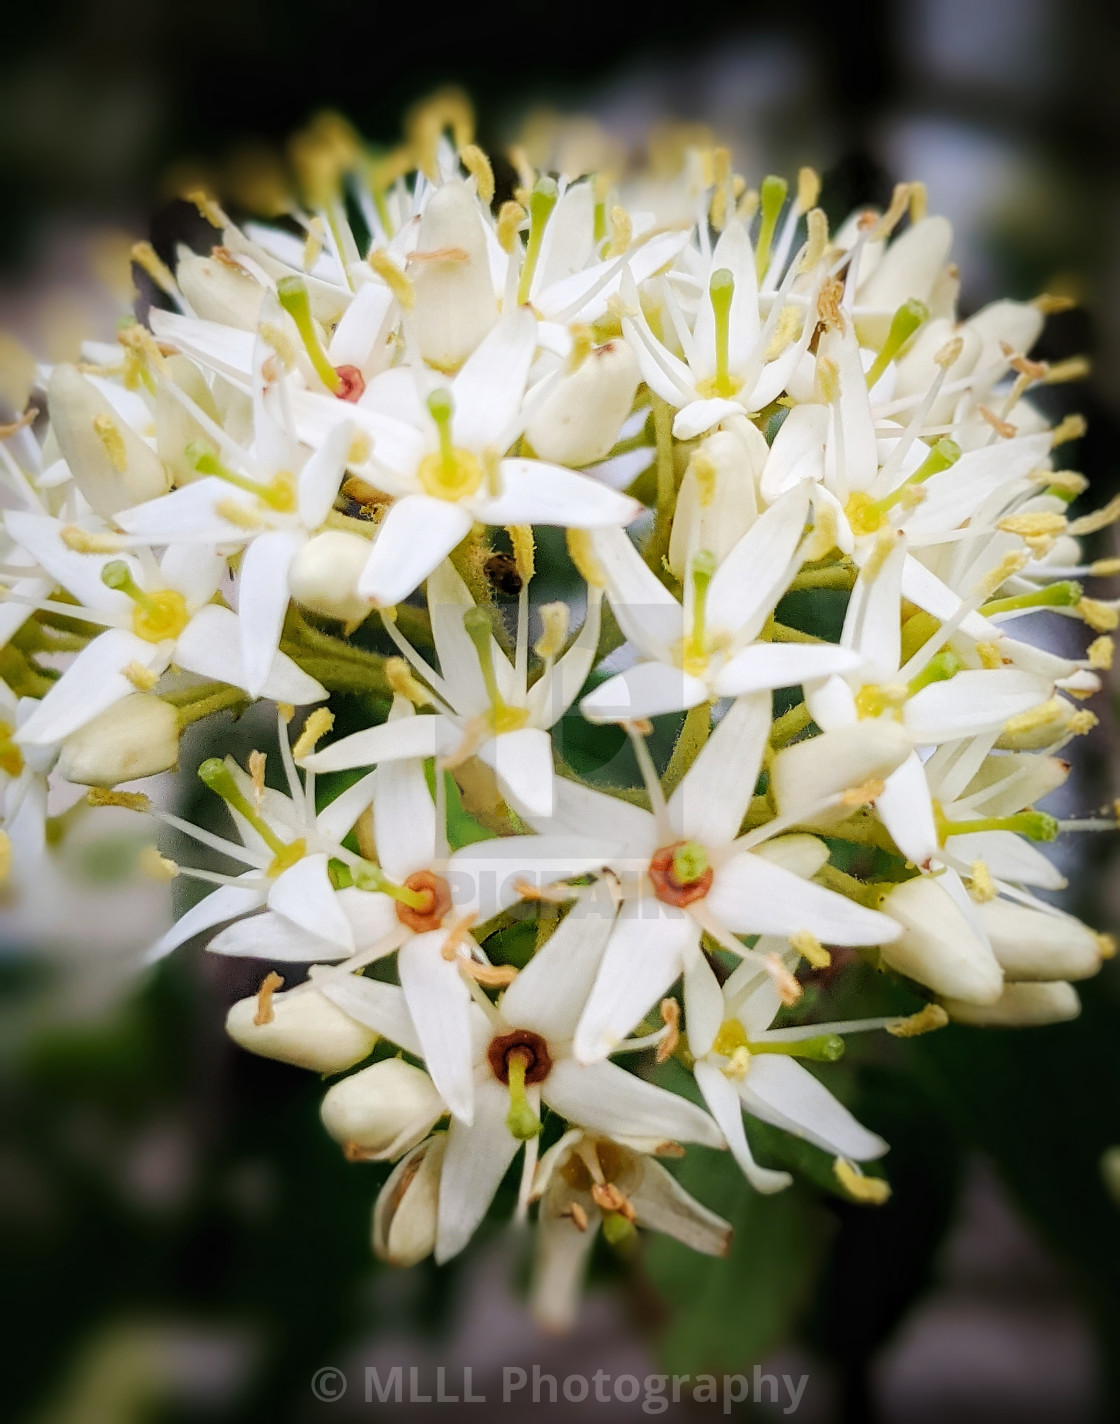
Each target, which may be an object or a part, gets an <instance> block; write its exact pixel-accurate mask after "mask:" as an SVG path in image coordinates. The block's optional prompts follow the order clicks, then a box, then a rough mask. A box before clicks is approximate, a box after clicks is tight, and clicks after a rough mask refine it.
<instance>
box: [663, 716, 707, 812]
mask: <svg viewBox="0 0 1120 1424" xmlns="http://www.w3.org/2000/svg"><path fill="white" fill-rule="evenodd" d="M711 727H712V708H711V703H709V702H701V704H700V705H699V707H690V708H689V710H688V713H687V714H686V716H685V719H684V725H683V726H682V727H681V734H680V736H679V737H678V738H677V744H676V746H675V747H674V748H673V755H672V756H671V757H670V758H669V765H668V766H667V767H666V768H665V775H664V776H663V777H662V778H661V784H662V786H663V787H664V789H665V795H666V796H671V795H672V793H673V791H674V790H675V789H676V787H677V785H678V784H679V783H680V781H681V780H682V778H683V777H684V775H685V773H686V772H687V771H688V769H689V767H690V766H691V765H692V763H693V762H694V761H695V760H696V758H697V757H698V756H699V755H700V752H701V749H702V748H703V746H704V743H705V742H706V741H707V740H708V733H709V732H710V731H711Z"/></svg>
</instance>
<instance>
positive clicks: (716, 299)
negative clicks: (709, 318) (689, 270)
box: [708, 267, 735, 396]
mask: <svg viewBox="0 0 1120 1424" xmlns="http://www.w3.org/2000/svg"><path fill="white" fill-rule="evenodd" d="M708 295H709V296H710V297H711V300H712V312H713V314H714V315H715V325H716V374H715V379H714V380H713V382H712V388H713V390H714V391H715V393H716V395H719V396H729V395H731V394H732V393H733V391H734V387H733V385H732V381H731V373H730V371H729V370H728V360H729V359H730V358H729V354H728V353H729V351H730V347H731V301H732V298H733V297H734V295H735V278H734V277H733V276H732V275H731V273H730V272H729V271H728V269H727V268H726V267H720V268H719V269H718V270H717V271H715V272H713V273H712V276H711V280H710V281H709V283H708Z"/></svg>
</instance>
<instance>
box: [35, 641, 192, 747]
mask: <svg viewBox="0 0 1120 1424" xmlns="http://www.w3.org/2000/svg"><path fill="white" fill-rule="evenodd" d="M166 646H167V645H159V644H156V643H148V642H145V640H144V639H143V638H138V637H136V635H135V634H134V633H126V632H125V631H124V629H123V628H107V629H106V630H105V632H104V633H101V634H99V635H98V637H96V638H94V640H93V641H92V642H91V643H87V644H86V646H85V647H84V648H83V649H82V651H81V652H80V653H79V654H78V656H77V657H76V658H75V659H74V661H73V662H72V663H71V664H70V666H69V667H68V668H67V669H66V671H65V672H64V673H63V675H62V676H61V678H59V680H58V681H57V682H56V683H55V684H54V686H53V687H52V688H51V690H50V691H49V692H48V693H47V695H46V696H45V697H44V698H43V700H42V702H40V703H39V705H38V707H36V709H35V711H34V712H32V714H31V716H30V717H28V719H27V721H26V722H24V724H23V725H22V727H21V728H20V730H19V736H18V740H19V741H20V742H23V743H25V744H28V745H39V746H43V745H46V744H48V743H50V742H58V741H61V740H62V738H63V737H66V736H69V734H70V733H71V732H74V731H76V730H77V729H78V728H79V727H83V726H85V724H86V723H87V722H90V721H92V720H93V718H94V717H96V716H97V714H98V713H99V712H104V711H105V710H106V708H108V707H112V706H113V705H114V703H117V702H120V701H121V700H122V699H123V698H125V697H128V696H129V694H130V693H133V692H135V691H136V688H135V687H134V686H133V684H132V683H131V682H129V680H128V678H127V677H125V675H124V672H123V671H122V669H124V668H126V667H127V666H128V665H129V663H137V664H138V665H139V666H140V667H142V668H147V669H150V670H151V671H152V672H156V673H160V672H162V671H163V670H164V668H165V667H166V666H167V663H168V657H167V652H166V651H165V648H166Z"/></svg>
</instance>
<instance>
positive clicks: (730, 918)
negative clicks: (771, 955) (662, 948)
mask: <svg viewBox="0 0 1120 1424" xmlns="http://www.w3.org/2000/svg"><path fill="white" fill-rule="evenodd" d="M705 905H706V906H707V908H708V910H709V911H710V912H711V914H713V915H714V916H715V917H716V919H718V920H719V921H720V922H721V923H722V924H725V925H726V926H727V928H728V929H730V930H733V931H734V932H735V933H736V934H795V933H796V932H797V931H798V930H808V931H809V933H810V934H813V935H816V937H817V938H818V939H820V940H823V941H824V942H825V943H826V944H846V945H856V944H883V943H886V941H888V940H892V939H897V937H898V926H897V925H896V924H895V923H894V921H893V920H891V919H888V917H887V916H886V915H881V914H879V912H878V911H877V910H868V909H865V908H864V907H863V906H862V905H857V904H856V903H855V902H854V901H853V900H848V899H846V898H845V897H844V896H843V895H838V894H836V892H835V891H833V890H826V889H825V888H824V887H823V886H822V885H814V884H813V883H812V882H811V881H806V880H802V879H801V877H800V876H799V875H794V874H793V872H792V871H790V870H785V869H784V868H783V867H782V866H780V865H774V864H773V863H772V862H770V861H767V860H764V859H763V858H762V857H761V856H757V855H752V854H751V852H750V851H743V852H741V853H740V854H739V855H735V856H732V857H731V859H730V860H727V861H724V863H723V864H722V865H721V866H719V867H718V868H717V869H716V872H715V875H714V877H713V879H712V888H711V889H710V890H709V891H708V895H707V899H706V900H705Z"/></svg>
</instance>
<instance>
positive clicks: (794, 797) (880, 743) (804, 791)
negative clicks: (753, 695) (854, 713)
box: [770, 717, 911, 825]
mask: <svg viewBox="0 0 1120 1424" xmlns="http://www.w3.org/2000/svg"><path fill="white" fill-rule="evenodd" d="M910 750H911V743H910V739H909V737H907V735H906V733H905V732H904V731H903V730H902V727H901V726H900V725H899V723H898V722H896V721H894V720H893V718H889V717H877V718H875V719H873V720H872V719H869V720H866V721H862V722H853V723H852V724H851V726H848V727H837V728H836V729H835V730H833V731H831V732H822V733H821V735H820V736H819V737H808V738H806V740H805V741H803V742H794V744H793V746H791V747H785V748H784V749H783V750H782V751H780V752H779V753H778V755H777V756H776V757H775V758H774V762H773V765H772V766H771V768H770V784H771V786H772V787H773V790H774V797H775V800H776V801H777V805H778V810H779V812H780V813H781V814H782V815H783V816H797V815H799V814H800V813H801V812H802V811H804V812H806V813H809V812H810V810H811V808H812V807H814V806H817V805H818V804H819V803H820V802H821V801H822V800H824V799H825V798H826V797H829V796H834V795H836V794H838V793H840V792H844V791H848V790H856V789H858V788H859V787H863V786H866V785H867V783H868V782H874V781H882V780H884V779H885V778H886V777H888V776H889V775H890V774H891V772H892V771H894V770H895V768H896V767H899V766H901V765H902V763H903V762H904V761H905V760H906V758H907V757H908V756H909V754H910ZM854 809H855V805H854V803H853V805H851V806H839V807H836V808H835V809H834V810H830V811H828V812H825V813H824V814H823V815H818V816H815V817H811V820H812V822H813V824H820V825H826V824H830V823H832V822H835V821H837V820H841V819H843V818H844V817H845V816H849V815H851V813H852V811H853V810H854Z"/></svg>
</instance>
